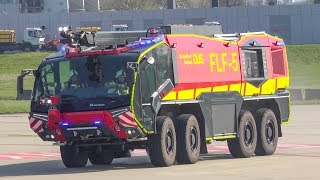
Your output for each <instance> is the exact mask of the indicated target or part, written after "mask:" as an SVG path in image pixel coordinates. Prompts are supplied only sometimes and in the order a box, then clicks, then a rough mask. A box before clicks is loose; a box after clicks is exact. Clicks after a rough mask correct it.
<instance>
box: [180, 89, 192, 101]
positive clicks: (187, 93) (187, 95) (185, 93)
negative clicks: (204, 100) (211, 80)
mask: <svg viewBox="0 0 320 180" xmlns="http://www.w3.org/2000/svg"><path fill="white" fill-rule="evenodd" d="M178 99H179V100H185V99H194V89H188V90H182V91H178Z"/></svg>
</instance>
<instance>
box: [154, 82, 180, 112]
mask: <svg viewBox="0 0 320 180" xmlns="http://www.w3.org/2000/svg"><path fill="white" fill-rule="evenodd" d="M173 88H174V86H173V83H172V81H171V80H170V79H167V80H166V81H165V82H164V83H163V84H162V85H161V86H160V87H159V89H158V90H157V91H155V92H154V93H153V94H152V95H151V109H152V111H153V112H154V113H155V114H157V113H158V111H159V110H160V107H161V104H160V102H161V99H162V98H163V97H164V96H165V94H166V93H167V92H169V91H170V90H171V89H173Z"/></svg>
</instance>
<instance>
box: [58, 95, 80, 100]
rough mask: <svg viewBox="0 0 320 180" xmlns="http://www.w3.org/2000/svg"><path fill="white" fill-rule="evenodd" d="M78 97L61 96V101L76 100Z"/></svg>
mask: <svg viewBox="0 0 320 180" xmlns="http://www.w3.org/2000/svg"><path fill="white" fill-rule="evenodd" d="M77 98H78V97H77V96H74V95H68V94H66V95H61V99H62V100H74V99H77Z"/></svg>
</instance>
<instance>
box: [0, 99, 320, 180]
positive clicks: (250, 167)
mask: <svg viewBox="0 0 320 180" xmlns="http://www.w3.org/2000/svg"><path fill="white" fill-rule="evenodd" d="M319 116H320V105H296V106H292V107H291V120H290V123H289V124H288V125H285V126H283V127H282V130H283V137H282V138H280V139H279V145H278V149H277V151H276V153H275V154H274V155H272V156H254V157H251V158H246V159H236V158H232V156H231V155H230V154H229V151H228V149H227V146H226V142H212V144H210V145H209V146H208V149H209V154H207V155H202V156H201V159H200V160H199V161H198V162H197V163H196V164H191V165H173V166H171V167H166V168H156V167H153V166H152V164H151V163H150V160H149V157H148V156H147V154H146V152H145V151H144V150H136V151H134V152H133V157H131V158H121V159H115V160H114V161H113V163H112V164H111V165H107V166H93V165H91V164H90V163H88V165H87V166H86V167H85V168H74V169H67V168H65V167H64V166H63V164H62V161H61V159H60V153H59V147H58V146H56V145H54V144H53V143H52V142H43V141H42V140H41V139H40V138H39V137H38V136H37V135H36V134H34V133H33V131H32V130H31V129H30V127H29V124H28V119H27V114H10V115H6V114H4V115H0V179H1V180H2V179H41V180H43V179H46V180H50V179H58V178H59V179H77V180H81V179H85V180H88V179H115V178H117V179H130V180H131V179H152V180H156V179H170V180H171V179H184V180H188V179H201V180H203V179H227V180H229V179H230V180H231V179H232V180H233V179H237V180H241V179H246V180H247V179H259V180H260V179H266V180H268V179H277V180H278V179H290V180H295V179H299V180H301V179H306V180H311V179H314V180H318V179H320V172H319V166H320V118H319Z"/></svg>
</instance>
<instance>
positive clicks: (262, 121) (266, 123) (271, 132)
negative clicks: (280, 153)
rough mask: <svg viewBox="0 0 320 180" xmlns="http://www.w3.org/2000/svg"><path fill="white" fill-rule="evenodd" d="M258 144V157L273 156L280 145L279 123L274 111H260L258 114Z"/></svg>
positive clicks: (256, 152)
mask: <svg viewBox="0 0 320 180" xmlns="http://www.w3.org/2000/svg"><path fill="white" fill-rule="evenodd" d="M256 121H257V130H258V142H257V148H256V151H255V154H256V155H258V156H265V155H272V154H273V153H274V152H275V151H276V149H277V145H278V123H277V118H276V116H275V115H274V113H273V111H272V110H270V109H265V108H263V109H259V110H258V111H257V113H256Z"/></svg>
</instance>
